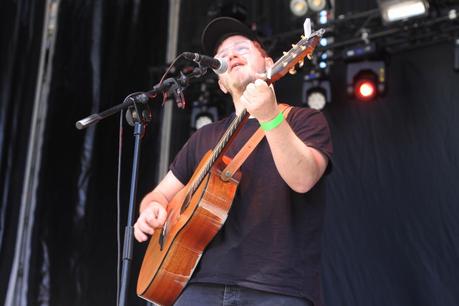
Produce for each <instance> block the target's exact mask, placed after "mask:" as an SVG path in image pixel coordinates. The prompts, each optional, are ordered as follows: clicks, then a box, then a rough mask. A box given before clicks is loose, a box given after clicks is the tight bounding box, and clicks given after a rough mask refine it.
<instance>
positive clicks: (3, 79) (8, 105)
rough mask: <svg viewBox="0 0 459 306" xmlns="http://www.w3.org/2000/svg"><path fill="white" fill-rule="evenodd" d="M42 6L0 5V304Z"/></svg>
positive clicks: (32, 93)
mask: <svg viewBox="0 0 459 306" xmlns="http://www.w3.org/2000/svg"><path fill="white" fill-rule="evenodd" d="M44 5H45V1H42V0H38V1H29V0H23V1H2V2H0V20H1V21H0V22H1V26H0V259H1V260H0V297H1V298H0V303H2V302H3V297H4V296H5V292H6V286H7V284H8V278H9V272H10V270H11V264H12V262H13V255H14V246H15V241H16V228H17V223H18V221H19V220H18V216H19V206H20V201H21V192H22V188H23V180H24V169H25V160H26V156H27V146H28V141H29V139H28V135H29V133H30V120H31V117H32V112H33V101H34V96H35V84H36V81H37V80H36V77H37V71H38V63H39V53H40V46H41V36H42V28H43V18H44V9H43V8H44Z"/></svg>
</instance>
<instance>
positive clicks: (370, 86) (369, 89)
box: [354, 79, 377, 101]
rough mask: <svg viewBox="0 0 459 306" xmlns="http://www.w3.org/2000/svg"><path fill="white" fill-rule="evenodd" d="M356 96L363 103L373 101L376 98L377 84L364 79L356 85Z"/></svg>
mask: <svg viewBox="0 0 459 306" xmlns="http://www.w3.org/2000/svg"><path fill="white" fill-rule="evenodd" d="M354 90H355V96H356V97H357V99H359V100H361V101H371V100H373V98H374V97H375V96H376V91H377V89H376V84H375V83H374V82H373V81H372V80H368V79H363V80H359V81H357V82H356V84H355V89H354Z"/></svg>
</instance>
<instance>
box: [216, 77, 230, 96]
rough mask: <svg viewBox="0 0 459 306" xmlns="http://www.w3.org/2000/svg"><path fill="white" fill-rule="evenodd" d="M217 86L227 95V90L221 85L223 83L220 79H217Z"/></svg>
mask: <svg viewBox="0 0 459 306" xmlns="http://www.w3.org/2000/svg"><path fill="white" fill-rule="evenodd" d="M218 86H219V87H220V90H221V91H223V92H224V93H225V94H227V93H228V89H226V87H225V84H223V82H222V81H221V80H220V79H218Z"/></svg>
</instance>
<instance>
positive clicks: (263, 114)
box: [241, 79, 279, 122]
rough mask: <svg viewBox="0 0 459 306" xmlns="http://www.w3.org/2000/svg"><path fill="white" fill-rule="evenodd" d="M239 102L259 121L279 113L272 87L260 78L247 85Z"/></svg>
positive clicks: (270, 118)
mask: <svg viewBox="0 0 459 306" xmlns="http://www.w3.org/2000/svg"><path fill="white" fill-rule="evenodd" d="M241 102H242V104H243V105H244V107H245V108H246V109H247V111H248V112H249V113H250V115H252V116H253V117H255V118H256V119H257V120H258V121H260V122H265V121H270V120H272V119H273V118H274V117H276V116H277V114H279V109H278V108H277V101H276V95H275V93H274V89H273V88H272V86H269V85H268V84H267V83H266V82H265V81H263V80H260V79H258V80H256V81H255V82H254V83H250V84H249V85H247V87H246V89H245V91H244V93H243V94H242V97H241Z"/></svg>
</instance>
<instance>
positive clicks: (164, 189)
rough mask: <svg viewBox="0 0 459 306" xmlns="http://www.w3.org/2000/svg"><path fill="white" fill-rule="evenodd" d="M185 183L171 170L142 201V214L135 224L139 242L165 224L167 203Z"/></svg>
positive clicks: (135, 234) (135, 232) (136, 236)
mask: <svg viewBox="0 0 459 306" xmlns="http://www.w3.org/2000/svg"><path fill="white" fill-rule="evenodd" d="M183 187H184V185H183V184H182V183H181V182H180V181H179V180H178V179H177V178H176V177H175V176H174V174H172V172H171V171H169V172H168V173H167V174H166V176H165V177H164V178H163V180H162V181H161V182H160V183H159V184H158V186H156V188H155V189H153V191H151V192H150V193H148V194H147V195H146V196H145V197H144V198H143V199H142V202H140V209H139V211H140V215H139V218H138V219H137V222H136V223H135V224H134V236H135V238H136V239H137V241H139V242H143V241H145V240H147V239H148V235H153V233H154V231H155V229H156V228H160V227H162V226H163V224H164V222H165V221H166V218H167V212H166V208H167V204H168V203H169V202H170V201H171V200H172V199H173V197H174V196H175V195H176V194H177V192H179V191H180V190H181V189H182V188H183Z"/></svg>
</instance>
